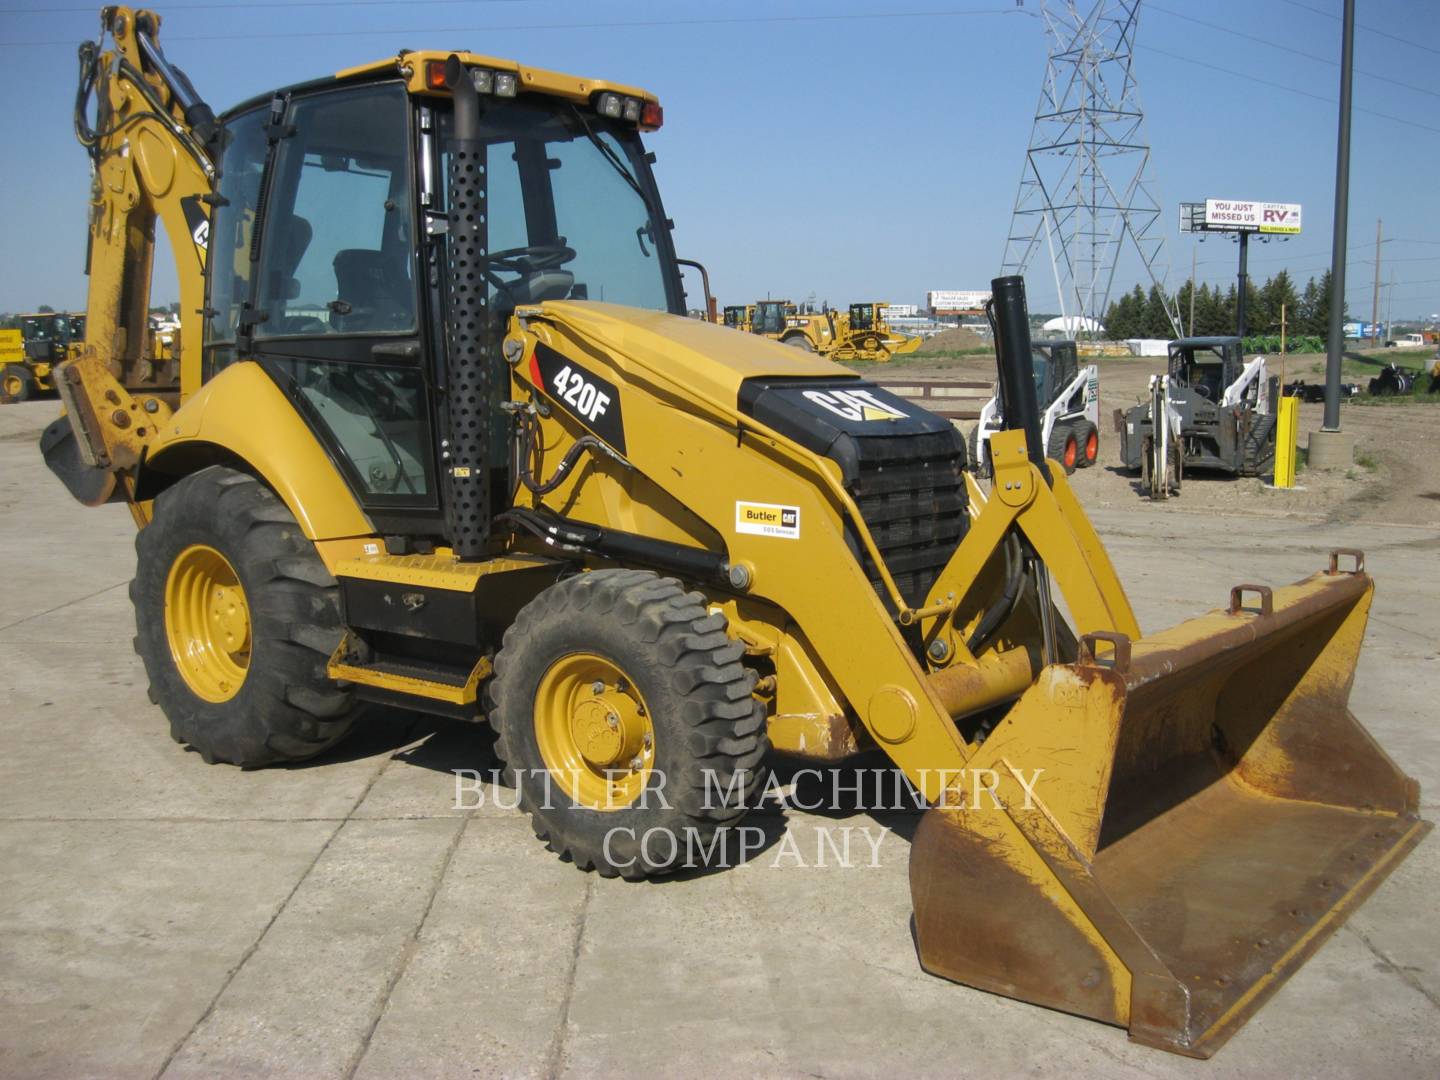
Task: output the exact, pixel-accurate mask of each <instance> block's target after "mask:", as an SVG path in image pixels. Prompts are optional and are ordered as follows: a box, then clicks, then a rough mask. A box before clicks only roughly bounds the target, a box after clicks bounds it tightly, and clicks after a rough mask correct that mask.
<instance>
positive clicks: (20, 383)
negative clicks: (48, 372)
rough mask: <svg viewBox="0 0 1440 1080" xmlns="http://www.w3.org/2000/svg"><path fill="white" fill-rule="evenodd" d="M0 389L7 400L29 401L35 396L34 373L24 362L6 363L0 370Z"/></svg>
mask: <svg viewBox="0 0 1440 1080" xmlns="http://www.w3.org/2000/svg"><path fill="white" fill-rule="evenodd" d="M0 390H3V391H4V394H5V397H6V399H7V400H9V401H29V400H30V399H31V398H32V397H34V396H35V375H34V373H32V372H31V370H30V369H29V368H27V367H26V366H25V365H24V364H6V365H5V370H4V371H3V372H0Z"/></svg>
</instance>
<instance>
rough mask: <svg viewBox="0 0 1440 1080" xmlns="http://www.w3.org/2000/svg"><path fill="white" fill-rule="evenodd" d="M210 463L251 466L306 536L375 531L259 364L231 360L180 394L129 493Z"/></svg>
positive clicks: (161, 485) (141, 494)
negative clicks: (191, 391) (179, 402)
mask: <svg viewBox="0 0 1440 1080" xmlns="http://www.w3.org/2000/svg"><path fill="white" fill-rule="evenodd" d="M214 464H239V465H241V466H242V467H245V468H246V469H248V471H251V472H253V473H255V475H256V476H258V477H259V478H260V479H261V480H263V481H264V482H265V483H266V485H268V486H269V487H270V489H271V490H272V491H274V492H275V494H277V495H278V496H280V498H281V499H282V500H284V502H285V505H286V506H287V507H288V508H289V509H290V512H291V513H292V514H294V515H295V520H296V521H297V522H299V524H300V528H301V530H302V531H303V532H304V533H305V535H306V537H307V538H309V539H311V540H317V541H319V540H335V539H340V538H342V537H351V536H369V535H373V534H374V532H375V528H374V526H373V525H372V524H371V523H370V520H369V519H368V518H367V517H366V516H365V512H364V511H363V510H362V509H361V508H360V504H359V503H358V502H357V501H356V499H355V496H354V494H352V492H351V490H350V487H349V485H347V484H346V483H345V480H344V478H343V477H342V476H341V475H340V471H339V470H338V469H337V468H336V467H335V462H334V461H333V460H332V459H331V457H330V455H329V453H328V452H327V451H326V450H325V448H324V447H323V446H321V444H320V441H319V440H318V439H317V438H316V437H315V435H314V433H313V432H312V431H311V430H310V428H309V427H308V426H307V425H306V424H305V421H304V420H302V419H301V418H300V416H299V414H298V413H297V412H296V411H295V407H294V405H292V404H291V403H290V401H289V399H288V398H286V396H285V394H284V393H283V392H282V391H281V390H280V388H279V387H278V386H276V385H275V382H274V380H272V379H271V378H270V376H268V375H266V374H265V372H264V371H263V370H261V368H260V365H259V364H256V363H253V362H244V363H239V364H232V365H231V366H230V367H227V368H226V369H225V370H224V371H222V372H221V373H220V374H219V375H216V376H215V377H214V378H213V379H211V380H210V381H209V382H208V383H206V384H205V385H204V386H203V387H201V388H200V389H199V390H198V391H196V392H195V393H194V394H192V395H191V396H190V397H189V398H188V399H187V400H186V402H185V404H184V405H183V406H181V407H180V409H179V410H177V411H176V413H175V415H174V417H173V418H172V419H171V421H170V423H168V424H166V425H165V427H164V428H163V429H162V430H161V431H160V432H158V433H157V435H156V436H155V438H154V440H153V441H152V442H151V443H150V446H149V452H148V453H147V454H146V457H145V462H144V465H143V466H142V469H141V473H140V478H139V482H138V484H137V489H136V498H137V499H141V500H145V499H153V498H154V497H155V496H156V495H157V494H158V493H159V492H160V491H163V490H164V489H165V488H167V487H169V486H170V485H171V484H173V483H174V482H175V481H176V480H179V479H180V478H181V477H183V476H186V475H188V474H189V473H192V472H195V471H196V470H198V469H202V468H205V467H206V466H208V465H214Z"/></svg>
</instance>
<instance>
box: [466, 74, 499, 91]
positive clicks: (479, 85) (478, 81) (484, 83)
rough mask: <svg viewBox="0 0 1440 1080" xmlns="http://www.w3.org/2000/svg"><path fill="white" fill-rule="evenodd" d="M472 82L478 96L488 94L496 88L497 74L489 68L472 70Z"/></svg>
mask: <svg viewBox="0 0 1440 1080" xmlns="http://www.w3.org/2000/svg"><path fill="white" fill-rule="evenodd" d="M470 82H471V84H472V85H473V86H474V87H475V92H476V93H477V94H488V93H490V91H491V90H492V89H494V86H495V73H494V72H493V71H491V70H490V69H489V68H471V69H470Z"/></svg>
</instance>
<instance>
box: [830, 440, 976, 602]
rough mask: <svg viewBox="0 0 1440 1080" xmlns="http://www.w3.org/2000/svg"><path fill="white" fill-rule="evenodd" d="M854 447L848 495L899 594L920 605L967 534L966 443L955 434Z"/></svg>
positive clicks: (874, 574) (873, 577)
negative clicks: (853, 470) (855, 454)
mask: <svg viewBox="0 0 1440 1080" xmlns="http://www.w3.org/2000/svg"><path fill="white" fill-rule="evenodd" d="M856 444H857V449H858V450H859V463H858V464H859V468H858V470H857V472H856V475H855V477H854V479H853V480H851V482H850V483H849V484H848V488H849V492H850V496H851V498H853V499H854V500H855V503H856V505H857V506H859V508H860V516H861V517H862V518H864V519H865V524H866V526H867V527H868V528H869V529H870V534H871V536H872V537H874V539H875V546H876V547H877V548H879V549H880V555H881V558H883V559H884V560H885V566H886V568H887V569H888V570H889V571H890V576H891V577H893V578H894V579H895V584H896V586H898V587H899V589H900V594H901V595H902V596H903V597H904V598H905V600H906V602H907V603H909V604H910V605H911V606H912V607H913V606H919V605H920V604H923V603H924V602H925V596H926V594H927V593H928V592H929V591H930V587H931V586H932V585H933V584H934V583H935V579H936V578H937V577H938V576H939V575H940V571H941V570H942V569H943V568H944V566H945V564H946V563H947V562H949V561H950V556H951V555H953V554H954V552H955V548H956V546H957V545H958V544H959V543H960V541H961V539H962V538H963V537H964V535H965V528H966V525H967V523H968V518H967V516H966V505H967V501H968V500H967V498H966V492H965V478H964V468H965V444H964V442H963V441H962V440H961V439H960V437H959V433H958V432H956V431H954V429H953V428H952V429H951V430H950V431H943V432H928V433H925V434H920V435H911V436H906V437H901V438H893V437H892V438H885V439H857V440H856ZM861 550H862V551H863V548H862V549H861ZM861 561H862V563H863V564H864V566H865V572H866V575H867V576H868V577H869V578H870V581H871V583H872V584H874V586H875V588H876V590H877V591H878V592H880V594H881V595H882V596H883V595H885V593H884V586H883V585H882V584H881V582H880V574H879V571H878V570H877V569H876V568H875V566H874V565H873V564H872V562H871V560H870V559H869V558H868V557H862V559H861Z"/></svg>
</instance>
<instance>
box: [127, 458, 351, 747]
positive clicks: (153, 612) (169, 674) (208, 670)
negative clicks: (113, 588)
mask: <svg viewBox="0 0 1440 1080" xmlns="http://www.w3.org/2000/svg"><path fill="white" fill-rule="evenodd" d="M135 550H136V554H137V556H138V565H137V567H136V571H135V578H134V580H133V581H132V582H131V583H130V600H131V603H132V604H133V605H134V607H135V628H136V635H135V651H136V652H137V653H139V655H140V658H141V660H142V661H143V662H144V664H145V671H146V674H147V675H148V676H149V678H150V700H151V701H153V702H155V703H156V704H157V705H159V706H160V708H161V709H162V710H163V711H164V713H165V715H166V717H167V718H168V719H169V721H170V734H171V735H172V736H173V737H174V739H175V741H176V742H180V743H184V744H187V745H188V746H190V747H191V748H192V749H194V750H196V751H198V752H199V754H200V756H201V757H202V758H203V759H204V760H205V761H206V762H207V763H210V764H214V763H215V762H226V763H228V764H231V765H239V766H242V767H244V768H256V767H259V766H262V765H273V764H277V763H280V762H287V761H300V760H303V759H305V758H308V757H313V756H315V755H316V754H318V753H320V752H322V751H324V750H326V749H328V748H329V747H331V746H333V745H334V744H335V743H337V742H339V741H340V739H342V738H343V737H344V736H345V734H346V733H347V732H348V731H349V730H350V727H351V724H352V722H353V719H354V716H355V713H356V711H357V708H358V707H357V705H356V704H355V702H354V700H353V698H352V695H351V694H350V693H349V692H348V691H347V690H344V689H342V688H341V687H340V686H339V685H337V684H336V683H335V682H334V681H333V680H331V679H330V678H329V677H328V675H327V674H326V671H325V668H326V662H327V660H328V659H329V657H330V655H331V654H332V653H333V652H334V650H335V647H336V646H337V645H338V644H339V643H340V635H341V633H342V625H341V621H340V598H339V588H338V587H337V586H336V584H335V579H334V578H332V577H331V576H330V573H329V571H328V570H326V569H325V564H324V563H323V562H321V561H320V556H319V555H317V554H316V552H315V548H314V546H313V545H312V544H311V543H310V541H309V540H307V539H306V538H305V536H304V534H303V533H302V532H301V531H300V526H299V525H298V524H296V521H295V518H294V517H293V516H292V515H291V513H290V511H289V510H288V509H287V508H286V507H285V504H284V503H282V502H281V501H280V499H279V498H277V497H276V495H275V494H274V493H273V492H272V491H270V489H269V488H267V487H265V486H264V485H263V484H261V483H260V482H259V481H258V480H256V479H255V478H254V477H253V476H248V475H246V474H245V473H241V472H236V471H235V470H233V469H227V468H222V467H220V466H212V467H211V468H208V469H203V470H201V471H200V472H197V473H193V474H192V475H190V476H187V477H185V478H184V479H182V480H180V481H179V482H178V483H176V484H175V485H174V486H173V487H170V488H168V489H166V490H165V491H163V492H161V494H160V496H159V497H158V498H157V499H156V500H155V515H154V518H153V519H152V520H151V522H150V524H148V525H147V526H145V528H143V529H141V530H140V533H139V535H138V536H137V537H136V539H135Z"/></svg>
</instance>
